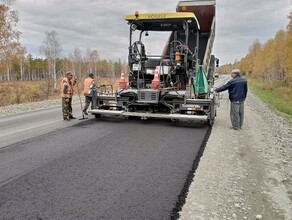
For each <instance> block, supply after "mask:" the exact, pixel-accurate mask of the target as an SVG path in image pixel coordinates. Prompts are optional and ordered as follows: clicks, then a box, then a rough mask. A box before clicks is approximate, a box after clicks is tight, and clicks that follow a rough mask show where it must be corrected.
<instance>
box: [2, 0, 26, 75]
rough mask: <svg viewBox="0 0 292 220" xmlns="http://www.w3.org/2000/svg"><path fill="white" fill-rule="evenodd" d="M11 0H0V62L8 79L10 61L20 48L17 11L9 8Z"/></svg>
mask: <svg viewBox="0 0 292 220" xmlns="http://www.w3.org/2000/svg"><path fill="white" fill-rule="evenodd" d="M13 2H14V1H13V0H5V1H4V0H1V2H0V62H1V63H4V64H5V66H6V79H7V80H10V78H11V76H10V71H11V62H12V59H13V56H14V55H15V54H16V53H17V51H19V50H21V45H20V42H19V36H20V31H18V30H17V23H18V20H19V19H18V12H17V11H15V10H12V9H11V5H12V4H13Z"/></svg>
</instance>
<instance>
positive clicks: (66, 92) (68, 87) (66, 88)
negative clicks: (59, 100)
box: [60, 77, 73, 98]
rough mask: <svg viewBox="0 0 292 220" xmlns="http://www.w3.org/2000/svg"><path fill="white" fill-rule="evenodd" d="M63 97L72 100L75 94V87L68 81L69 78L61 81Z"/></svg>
mask: <svg viewBox="0 0 292 220" xmlns="http://www.w3.org/2000/svg"><path fill="white" fill-rule="evenodd" d="M60 88H61V91H60V92H61V96H62V97H63V98H72V94H73V87H72V84H71V82H70V81H69V80H68V78H67V77H65V78H64V79H62V81H61V86H60Z"/></svg>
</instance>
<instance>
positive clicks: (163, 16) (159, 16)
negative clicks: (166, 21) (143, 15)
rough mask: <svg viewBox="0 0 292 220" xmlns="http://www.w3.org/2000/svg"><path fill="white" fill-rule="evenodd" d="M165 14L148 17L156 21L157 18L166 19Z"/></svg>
mask: <svg viewBox="0 0 292 220" xmlns="http://www.w3.org/2000/svg"><path fill="white" fill-rule="evenodd" d="M165 16H166V15H165V14H150V15H148V18H149V19H155V18H165Z"/></svg>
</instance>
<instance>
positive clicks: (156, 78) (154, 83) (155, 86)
mask: <svg viewBox="0 0 292 220" xmlns="http://www.w3.org/2000/svg"><path fill="white" fill-rule="evenodd" d="M158 68H159V66H156V67H155V71H154V79H153V80H152V83H151V89H158V87H159V85H160V81H159V76H158Z"/></svg>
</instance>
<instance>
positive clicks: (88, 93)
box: [83, 73, 95, 115]
mask: <svg viewBox="0 0 292 220" xmlns="http://www.w3.org/2000/svg"><path fill="white" fill-rule="evenodd" d="M94 91H95V82H94V74H93V73H89V74H88V77H87V78H86V79H85V80H84V96H85V106H84V109H83V113H84V114H85V115H88V113H87V109H88V107H89V105H90V103H91V101H92V97H93V93H94Z"/></svg>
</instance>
